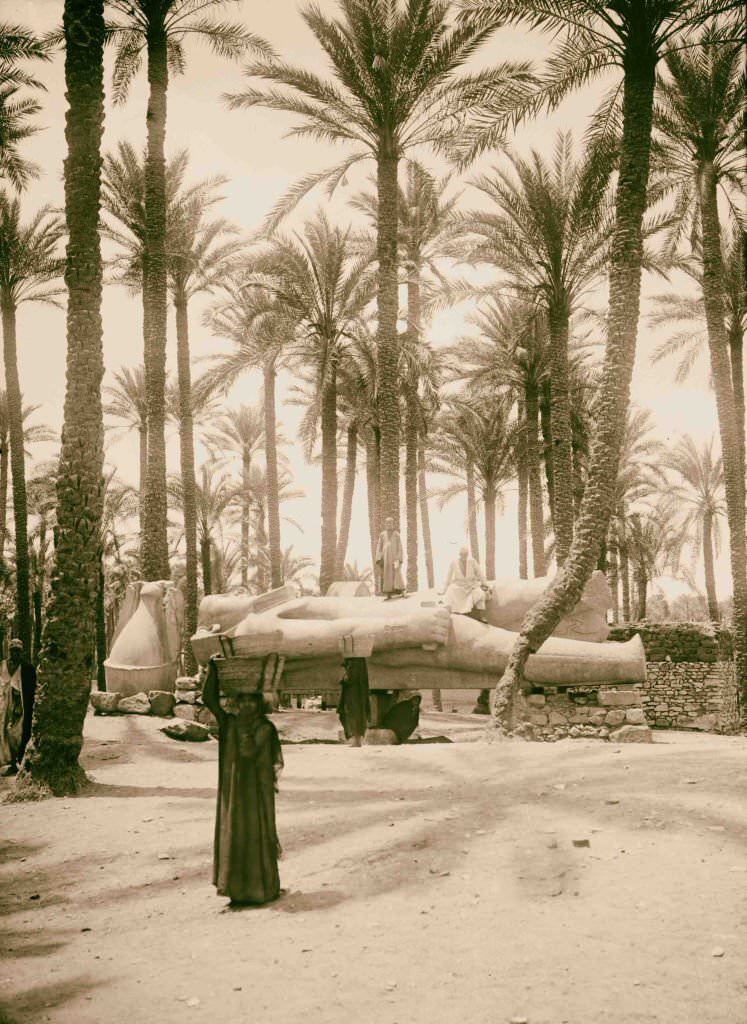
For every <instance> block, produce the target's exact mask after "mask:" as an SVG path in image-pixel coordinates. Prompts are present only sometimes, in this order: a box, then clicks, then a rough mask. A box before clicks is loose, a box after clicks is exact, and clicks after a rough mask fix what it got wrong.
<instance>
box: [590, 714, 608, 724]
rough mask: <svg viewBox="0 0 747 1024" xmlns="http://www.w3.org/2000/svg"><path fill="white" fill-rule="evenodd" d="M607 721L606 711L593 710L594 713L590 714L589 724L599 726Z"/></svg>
mask: <svg viewBox="0 0 747 1024" xmlns="http://www.w3.org/2000/svg"><path fill="white" fill-rule="evenodd" d="M606 721H607V712H606V711H592V713H591V714H590V715H589V725H595V726H597V727H598V726H600V725H604V723H605V722H606Z"/></svg>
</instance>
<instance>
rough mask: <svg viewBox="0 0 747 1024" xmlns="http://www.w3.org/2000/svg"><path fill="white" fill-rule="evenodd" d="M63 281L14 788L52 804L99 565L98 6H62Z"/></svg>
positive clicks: (78, 722) (68, 739)
mask: <svg viewBox="0 0 747 1024" xmlns="http://www.w3.org/2000/svg"><path fill="white" fill-rule="evenodd" d="M63 27H64V34H65V84H66V95H67V102H68V110H67V112H66V115H65V136H66V139H67V146H68V150H67V158H66V160H65V215H66V221H67V230H68V242H67V264H66V268H65V282H66V285H67V291H68V302H67V368H66V391H65V412H64V424H63V429H62V449H61V452H60V461H59V471H58V482H57V529H56V536H55V572H54V575H53V577H52V588H51V596H50V601H49V606H48V611H47V619H46V624H45V628H44V641H43V645H42V657H41V664H40V666H39V672H38V684H37V690H36V702H35V705H34V722H33V733H32V738H31V743H30V744H29V746H28V747H27V749H26V756H25V758H24V763H23V768H22V772H21V776H20V777H19V782H18V783H17V785H18V786H23V785H24V778H27V777H29V776H30V778H31V783H32V784H36V785H37V786H41V787H42V788H44V789H46V790H47V791H51V792H52V793H54V794H55V795H56V796H63V795H67V794H69V793H73V792H75V791H76V790H77V789H78V788H79V787H80V785H81V783H82V782H83V781H84V780H85V775H84V773H83V770H82V768H81V767H80V765H79V764H78V755H79V753H80V750H81V747H82V745H83V721H84V719H85V715H86V708H87V706H88V696H89V691H90V686H91V675H92V669H93V665H92V652H93V648H94V636H95V619H96V616H95V607H96V594H97V591H98V587H99V568H100V563H101V515H102V509H103V491H104V488H103V466H104V424H103V415H102V410H101V381H102V378H103V375H104V361H103V349H102V329H101V252H100V242H99V201H100V194H101V136H102V132H103V124H104V68H103V50H104V11H103V0H65V8H64V15H63Z"/></svg>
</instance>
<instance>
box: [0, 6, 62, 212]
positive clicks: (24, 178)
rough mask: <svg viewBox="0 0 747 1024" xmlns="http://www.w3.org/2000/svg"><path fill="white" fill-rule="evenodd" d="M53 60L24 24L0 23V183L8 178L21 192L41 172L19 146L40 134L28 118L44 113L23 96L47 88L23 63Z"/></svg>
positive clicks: (43, 42)
mask: <svg viewBox="0 0 747 1024" xmlns="http://www.w3.org/2000/svg"><path fill="white" fill-rule="evenodd" d="M51 57H52V51H51V46H50V44H49V42H48V41H47V40H44V39H38V38H37V37H36V36H34V35H33V33H31V32H29V30H28V29H27V28H25V27H24V26H23V25H14V24H10V23H9V22H2V23H0V180H2V179H3V178H5V179H6V180H7V181H8V182H9V184H10V185H12V186H13V188H15V189H16V190H17V191H19V192H20V191H21V190H22V189H23V188H25V187H26V185H28V183H29V181H30V180H31V178H34V177H36V176H37V174H38V173H39V168H38V167H37V166H36V165H35V164H32V163H30V162H29V161H28V160H25V159H24V158H23V157H22V156H21V154H20V152H19V149H18V146H19V143H21V142H23V141H24V140H25V139H28V138H29V137H30V136H32V135H35V134H36V132H38V131H39V128H38V127H37V126H36V125H33V124H30V123H29V119H30V118H32V117H34V116H35V115H36V114H38V113H39V111H40V110H41V107H40V106H39V104H38V103H37V102H36V100H34V99H31V98H30V97H25V96H23V94H22V92H21V90H22V89H23V88H30V89H35V90H39V89H43V88H44V86H43V85H42V83H41V82H39V81H38V80H37V79H35V78H33V77H32V76H31V75H29V73H28V72H27V71H26V70H25V69H24V67H23V64H24V63H25V62H26V61H28V60H41V61H48V60H50V59H51Z"/></svg>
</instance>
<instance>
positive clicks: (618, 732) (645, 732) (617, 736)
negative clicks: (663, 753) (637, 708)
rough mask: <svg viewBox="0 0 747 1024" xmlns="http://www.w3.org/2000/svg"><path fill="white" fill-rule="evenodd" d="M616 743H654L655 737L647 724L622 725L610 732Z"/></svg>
mask: <svg viewBox="0 0 747 1024" xmlns="http://www.w3.org/2000/svg"><path fill="white" fill-rule="evenodd" d="M610 739H611V740H612V741H613V742H614V743H653V741H654V738H653V736H652V735H651V730H650V729H649V727H648V726H647V725H622V726H620V728H619V729H615V730H614V732H611V733H610Z"/></svg>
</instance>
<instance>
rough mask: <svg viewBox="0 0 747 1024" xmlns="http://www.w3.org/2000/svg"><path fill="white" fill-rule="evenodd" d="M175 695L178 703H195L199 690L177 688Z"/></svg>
mask: <svg viewBox="0 0 747 1024" xmlns="http://www.w3.org/2000/svg"><path fill="white" fill-rule="evenodd" d="M175 696H176V701H177V703H178V704H194V703H195V702H196V701H197V698H198V697H199V694H198V692H197V690H177V691H176V694H175Z"/></svg>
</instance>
